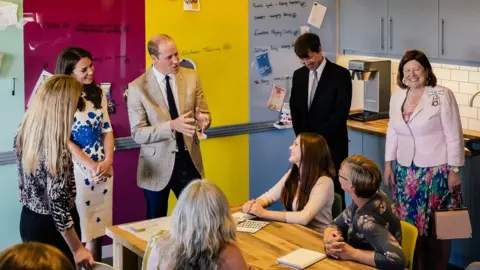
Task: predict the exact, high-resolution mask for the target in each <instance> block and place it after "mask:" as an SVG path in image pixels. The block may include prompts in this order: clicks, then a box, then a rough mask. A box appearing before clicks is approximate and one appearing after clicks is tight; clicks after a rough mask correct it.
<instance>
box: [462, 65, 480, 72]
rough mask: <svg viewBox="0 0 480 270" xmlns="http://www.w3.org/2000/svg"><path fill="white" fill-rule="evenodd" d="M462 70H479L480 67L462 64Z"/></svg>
mask: <svg viewBox="0 0 480 270" xmlns="http://www.w3.org/2000/svg"><path fill="white" fill-rule="evenodd" d="M460 69H461V70H467V71H478V67H470V66H460Z"/></svg>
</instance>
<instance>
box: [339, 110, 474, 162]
mask: <svg viewBox="0 0 480 270" xmlns="http://www.w3.org/2000/svg"><path fill="white" fill-rule="evenodd" d="M387 126H388V119H381V120H375V121H369V122H360V121H355V120H347V127H348V129H351V130H355V131H360V132H363V133H367V134H371V135H375V136H379V137H385V136H386V135H387ZM463 137H464V138H467V139H480V131H476V130H470V129H464V130H463ZM465 156H467V157H470V156H472V153H471V152H470V150H468V149H465Z"/></svg>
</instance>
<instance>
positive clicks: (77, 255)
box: [73, 246, 95, 269]
mask: <svg viewBox="0 0 480 270" xmlns="http://www.w3.org/2000/svg"><path fill="white" fill-rule="evenodd" d="M73 258H74V260H75V263H76V264H77V265H78V266H80V267H83V268H85V269H93V265H94V264H95V261H94V260H93V256H92V254H91V253H90V252H89V251H88V250H87V249H86V248H85V247H84V246H81V247H80V248H79V249H78V250H77V251H75V252H74V254H73Z"/></svg>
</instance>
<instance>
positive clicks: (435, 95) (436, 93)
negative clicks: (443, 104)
mask: <svg viewBox="0 0 480 270" xmlns="http://www.w3.org/2000/svg"><path fill="white" fill-rule="evenodd" d="M428 96H429V97H432V106H438V105H440V96H443V89H441V90H433V91H430V93H428Z"/></svg>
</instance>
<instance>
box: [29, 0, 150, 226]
mask: <svg viewBox="0 0 480 270" xmlns="http://www.w3.org/2000/svg"><path fill="white" fill-rule="evenodd" d="M24 18H25V27H24V51H25V104H27V102H28V99H29V98H30V95H31V93H32V91H33V88H34V86H35V83H36V81H37V79H38V77H39V76H40V74H41V72H42V70H43V69H45V70H46V71H48V72H50V73H53V72H54V71H55V62H56V58H57V55H58V54H59V53H60V51H62V50H63V49H64V48H65V47H68V46H71V45H75V46H80V47H83V48H85V49H87V50H89V51H90V52H91V53H92V55H93V58H94V65H95V74H94V78H95V80H96V82H97V83H101V82H110V83H111V84H112V88H111V99H112V100H113V101H114V102H115V103H116V104H117V106H116V114H114V115H111V116H110V117H111V121H112V125H113V128H114V132H115V137H116V138H118V137H127V136H130V128H129V123H128V115H127V109H126V106H125V102H124V100H123V88H124V87H125V86H127V84H128V83H129V82H130V81H132V80H133V79H135V78H136V77H138V76H139V75H141V74H142V73H143V72H144V71H145V47H146V46H145V3H144V1H133V0H83V1H73V0H24ZM137 159H138V150H137V149H134V150H124V151H117V152H116V153H115V162H114V169H115V178H114V181H115V183H114V206H113V209H114V214H113V219H114V223H115V224H119V223H124V222H129V221H133V220H140V219H144V217H145V206H144V201H143V193H142V190H141V189H140V188H138V187H137V186H136V169H137Z"/></svg>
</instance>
